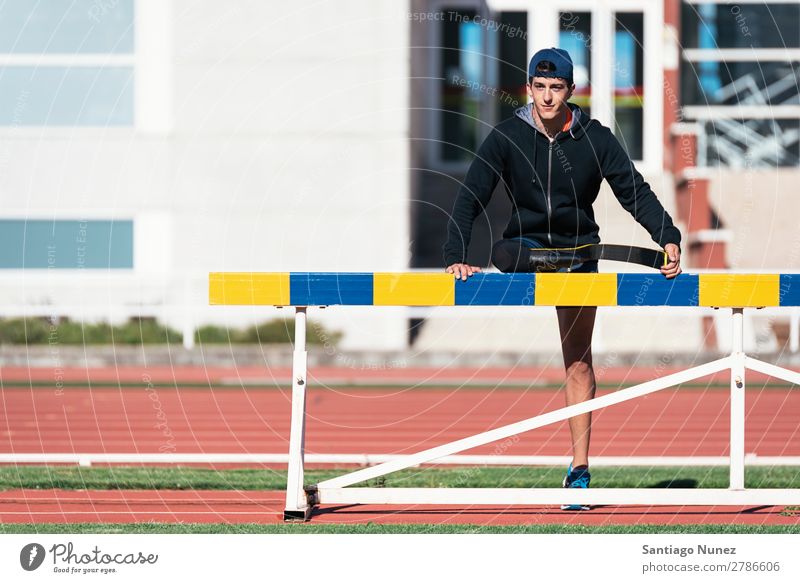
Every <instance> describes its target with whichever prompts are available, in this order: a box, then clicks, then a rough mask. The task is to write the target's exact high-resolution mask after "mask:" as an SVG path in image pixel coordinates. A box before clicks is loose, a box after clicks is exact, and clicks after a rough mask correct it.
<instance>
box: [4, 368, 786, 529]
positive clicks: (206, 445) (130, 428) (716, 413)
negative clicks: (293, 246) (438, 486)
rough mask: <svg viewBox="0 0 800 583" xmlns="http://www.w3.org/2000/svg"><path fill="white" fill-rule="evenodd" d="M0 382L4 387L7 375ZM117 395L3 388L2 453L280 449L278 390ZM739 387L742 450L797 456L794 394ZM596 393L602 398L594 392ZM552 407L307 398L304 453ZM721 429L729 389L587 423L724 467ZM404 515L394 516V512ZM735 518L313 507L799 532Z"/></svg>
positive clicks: (165, 501)
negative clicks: (743, 408) (743, 407)
mask: <svg viewBox="0 0 800 583" xmlns="http://www.w3.org/2000/svg"><path fill="white" fill-rule="evenodd" d="M11 372H12V373H13V371H11ZM83 372H84V373H85V372H86V371H83ZM174 372H175V371H172V374H174ZM229 372H230V371H228V373H229ZM651 373H652V371H650V372H649V373H643V372H641V371H637V372H635V373H634V375H633V376H638V377H645V376H647V378H652V376H653V375H652V374H651ZM47 374H52V371H49V372H48V373H47ZM92 374H93V376H92V379H93V381H95V382H98V381H100V380H102V379H106V380H107V381H108V380H111V379H110V378H109V376H106V375H97V374H96V373H92ZM136 374H139V373H138V372H136V371H130V375H131V378H135V375H136ZM226 374H227V373H226ZM262 374H263V371H262ZM460 374H461V376H460V377H458V378H466V375H468V374H470V371H466V372H465V371H461V373H460ZM548 374H550V373H548ZM648 375H649V376H648ZM11 376H12V377H13V375H11ZM21 376H22V375H21ZM25 376H27V377H28V379H30V378H34V377H39V378H42V377H45V376H46V375H45V374H44V373H41V371H33V373H31V371H27V374H26V375H25ZM553 376H554V377H555V374H553ZM155 378H156V376H155V375H154V376H153V379H154V380H155ZM196 378H199V377H196ZM453 378H456V377H453ZM2 379H3V380H4V381H6V382H8V381H9V380H11V379H10V378H9V371H8V370H7V369H6V370H4V371H3V376H2ZM15 380H22V379H21V378H19V377H17V379H15ZM637 380H638V379H637ZM184 382H188V381H185V380H184ZM113 384H115V383H113V381H112V383H108V384H105V385H104V386H95V387H94V388H93V389H92V390H88V389H86V388H71V387H69V388H64V389H63V390H58V389H56V388H55V387H52V386H51V387H47V386H45V387H37V388H30V387H27V388H20V387H16V388H8V387H6V388H3V389H0V452H3V453H11V452H18V453H103V452H105V453H132V452H140V453H155V452H159V451H168V452H175V453H215V452H216V453H285V452H286V451H287V449H288V448H287V439H288V433H289V409H290V403H289V393H288V391H286V390H281V389H258V388H250V389H243V388H241V387H233V388H184V389H180V390H178V389H175V388H163V387H148V386H147V385H146V384H145V385H142V386H141V387H130V388H119V387H113ZM109 385H111V386H109ZM749 387H750V388H749V389H748V391H747V399H746V402H747V433H746V451H747V452H753V453H756V454H758V455H761V456H778V455H791V456H797V455H800V440H799V439H798V436H799V435H798V434H800V424H798V422H797V421H798V413H800V391H796V390H795V391H792V390H790V389H786V388H778V387H765V386H764V385H754V384H752V383H751V384H750V385H749ZM603 392H607V391H600V393H601V394H602V393H603ZM561 406H563V394H562V393H561V392H560V391H559V390H555V389H485V388H457V387H453V388H440V389H423V388H414V389H404V388H399V389H397V388H394V389H389V388H369V389H367V388H359V389H335V388H327V389H325V388H312V389H310V390H309V399H308V414H309V423H308V430H307V440H306V446H307V451H308V452H309V453H410V452H413V451H416V450H419V449H422V448H427V447H432V446H435V445H438V444H441V443H445V442H448V441H451V440H454V439H458V438H461V437H465V436H467V435H471V434H474V433H478V432H481V431H486V430H488V429H491V428H493V427H497V426H499V425H503V424H506V423H511V422H514V421H518V420H520V419H524V418H527V417H531V416H534V415H537V414H539V413H542V412H546V411H550V410H553V409H556V408H559V407H561ZM728 428H729V419H728V391H727V390H725V389H718V388H684V389H671V390H666V391H661V392H659V393H655V394H652V395H649V396H646V397H642V398H640V399H636V400H634V401H630V402H627V403H623V404H620V405H615V406H613V407H610V408H607V409H605V410H602V411H600V412H598V413H596V414H595V422H594V424H593V436H592V442H593V446H592V453H593V455H636V456H661V455H665V456H692V455H703V456H721V455H726V454H727V448H728ZM568 438H569V435H568V430H567V425H566V423H565V422H564V423H559V424H557V425H555V426H550V427H546V428H542V429H539V430H535V431H532V432H529V433H526V434H523V435H521V436H519V439H518V440H514V441H512V442H506V443H504V444H503V452H502V453H505V454H509V455H568V454H569V450H570V447H569V439H568ZM495 448H496V444H490V445H487V446H483V447H480V448H477V449H475V450H472V451H470V452H468V453H487V454H493V453H494V454H496V453H497V451H496V450H495ZM281 500H282V495H281V493H279V492H170V491H156V492H131V491H124V492H61V491H24V490H18V491H7V492H3V493H0V521H2V522H31V521H33V522H82V521H97V522H137V521H147V520H158V521H167V522H177V521H183V522H253V521H256V522H260V521H276V520H279V518H280V511H281V508H282V502H281ZM400 510H402V513H401V514H398V511H400ZM743 510H744V509H742V508H738V509H737V508H732V507H716V508H713V507H712V508H696V507H658V508H647V507H625V508H614V507H608V508H600V509H596V510H594V511H593V512H591V513H589V514H574V515H573V514H564V513H562V512H560V511H558V510H556V509H553V508H545V507H525V508H520V507H513V508H506V507H496V506H493V507H473V508H467V509H454V508H451V507H441V508H436V507H427V506H426V507H424V508H421V507H416V508H415V507H404V508H398V507H385V506H380V507H379V506H353V507H342V508H338V509H336V511H335V512H333V513H331V512H330V509H322V511H321V512H320V513H318V515H317V516H316V518H315V521H316V522H323V521H329V522H369V521H373V522H419V523H448V522H468V523H475V524H519V523H547V522H555V523H576V524H612V523H613V524H635V523H642V524H645V523H647V524H652V523H659V524H679V523H687V521H688V522H690V523H697V522H714V523H719V524H722V523H727V522H731V523H733V522H735V523H752V524H766V523H768V524H787V523H789V524H796V523H797V518H796V517H791V516H790V517H785V516H781V514H780V511H781V509H780V508H767V509H761V510H757V511H754V512H751V511H743Z"/></svg>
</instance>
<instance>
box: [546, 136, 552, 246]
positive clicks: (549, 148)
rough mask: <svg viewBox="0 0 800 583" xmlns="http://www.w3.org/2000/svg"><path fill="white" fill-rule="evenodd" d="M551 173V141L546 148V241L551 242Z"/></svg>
mask: <svg viewBox="0 0 800 583" xmlns="http://www.w3.org/2000/svg"><path fill="white" fill-rule="evenodd" d="M552 175H553V142H550V145H549V147H548V148H547V242H548V243H549V244H550V245H552V244H553V236H552V235H551V233H550V220H551V219H552V217H553V204H552V202H551V201H550V177H551V176H552Z"/></svg>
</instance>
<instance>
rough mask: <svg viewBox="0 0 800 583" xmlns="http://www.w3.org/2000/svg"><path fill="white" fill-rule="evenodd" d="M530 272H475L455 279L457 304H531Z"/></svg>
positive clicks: (531, 282) (531, 278) (531, 285)
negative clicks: (463, 277)
mask: <svg viewBox="0 0 800 583" xmlns="http://www.w3.org/2000/svg"><path fill="white" fill-rule="evenodd" d="M533 290H534V276H533V274H532V273H476V274H475V275H473V276H472V277H469V278H467V281H461V280H460V279H458V280H456V305H457V306H532V305H533V303H534V297H535V296H534V294H533Z"/></svg>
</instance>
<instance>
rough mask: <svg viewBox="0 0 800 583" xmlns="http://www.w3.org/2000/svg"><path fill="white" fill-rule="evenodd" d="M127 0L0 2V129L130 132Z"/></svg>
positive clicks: (130, 9) (130, 3)
mask: <svg viewBox="0 0 800 583" xmlns="http://www.w3.org/2000/svg"><path fill="white" fill-rule="evenodd" d="M133 82H134V0H115V1H114V2H98V1H97V0H48V1H47V2H30V1H29V0H5V2H2V3H0V125H2V126H101V127H105V126H132V125H133V123H134V84H133Z"/></svg>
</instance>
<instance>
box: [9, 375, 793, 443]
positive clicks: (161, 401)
mask: <svg viewBox="0 0 800 583" xmlns="http://www.w3.org/2000/svg"><path fill="white" fill-rule="evenodd" d="M602 393H604V391H600V394H602ZM746 401H747V421H746V423H747V432H746V436H745V441H746V451H747V452H748V453H756V454H757V455H761V456H779V455H791V456H797V455H800V439H798V438H799V437H800V424H799V423H798V416H800V415H799V414H800V391H796V390H795V391H792V390H789V389H784V388H766V389H755V390H748V393H747V400H746ZM561 406H563V395H562V393H561V392H560V391H559V390H556V389H493V390H489V389H477V388H461V389H458V388H442V389H414V390H407V389H386V388H374V389H365V388H359V389H310V390H309V395H308V416H309V420H308V429H307V438H306V448H307V451H308V452H309V453H386V454H391V453H410V452H413V451H416V450H419V449H422V448H427V447H432V446H435V445H439V444H442V443H446V442H448V441H452V440H455V439H459V438H461V437H465V436H468V435H472V434H475V433H479V432H482V431H486V430H488V429H491V428H493V427H497V426H500V425H504V424H507V423H511V422H514V421H519V420H521V419H525V418H527V417H532V416H534V415H537V414H539V413H543V412H546V411H550V410H553V409H557V408H559V407H561ZM289 410H290V403H289V394H288V392H287V391H282V390H278V389H242V388H224V389H208V388H203V389H200V388H191V389H180V390H179V389H174V388H162V387H154V388H151V389H145V388H109V387H96V388H93V389H92V390H91V391H90V390H88V389H81V388H66V389H64V390H63V391H56V390H53V389H49V388H34V389H30V388H5V389H2V391H0V452H3V453H12V452H18V453H135V452H140V453H157V452H159V451H161V452H173V453H285V452H287V450H288V448H287V440H288V436H289ZM728 428H729V414H728V392H727V391H726V390H724V389H702V388H686V389H670V390H665V391H661V392H659V393H655V394H652V395H648V396H646V397H641V398H639V399H636V400H634V401H629V402H626V403H623V404H620V405H615V406H612V407H609V408H607V409H604V410H601V411H599V412H596V413H595V417H594V423H593V427H592V454H593V455H615V456H616V455H632V456H661V455H664V456H692V455H702V456H722V455H727V451H728V439H729V438H728ZM496 447H497V444H489V445H486V446H483V447H479V448H476V449H474V450H471V451H470V452H469V453H487V454H491V453H497V452H496V451H495V450H496ZM569 451H570V445H569V434H568V430H567V424H566V422H562V423H559V424H556V425H555V426H549V427H544V428H542V429H537V430H534V431H532V432H529V433H526V434H523V435H521V436H519V439H518V440H514V441H513V443H504V444H503V453H505V454H510V455H568V453H569Z"/></svg>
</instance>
